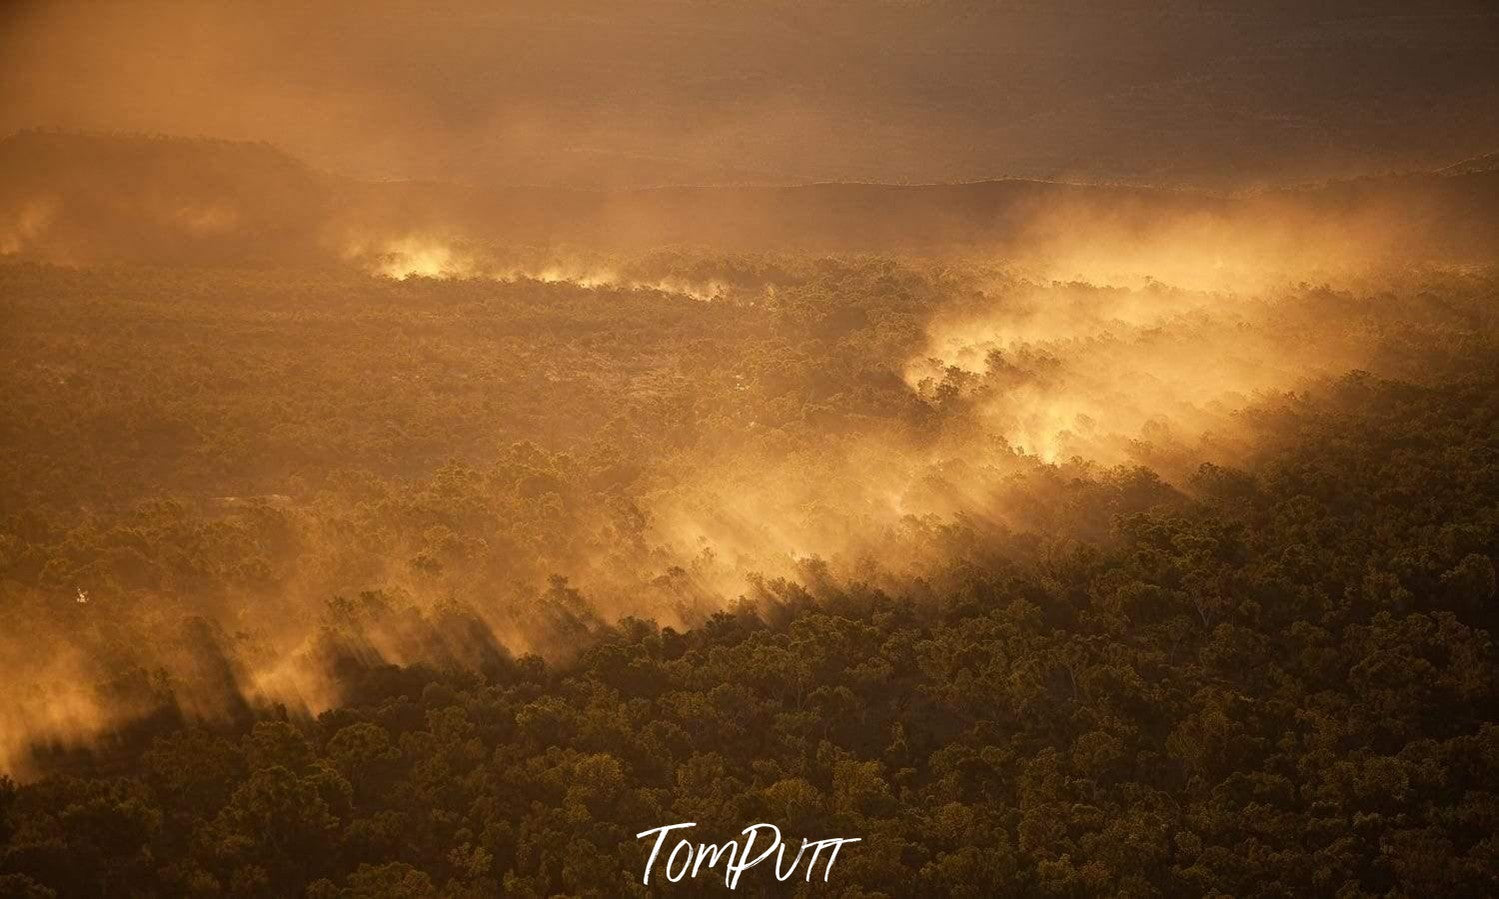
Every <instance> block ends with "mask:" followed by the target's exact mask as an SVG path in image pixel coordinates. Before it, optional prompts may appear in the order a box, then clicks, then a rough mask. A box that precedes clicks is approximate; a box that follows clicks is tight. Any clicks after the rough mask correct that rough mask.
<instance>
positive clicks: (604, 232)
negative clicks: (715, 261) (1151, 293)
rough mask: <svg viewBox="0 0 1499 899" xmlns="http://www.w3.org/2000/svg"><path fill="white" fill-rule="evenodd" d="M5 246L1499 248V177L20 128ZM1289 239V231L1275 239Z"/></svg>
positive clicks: (221, 253) (3, 201) (24, 249)
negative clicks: (868, 160) (509, 176)
mask: <svg viewBox="0 0 1499 899" xmlns="http://www.w3.org/2000/svg"><path fill="white" fill-rule="evenodd" d="M0 171H3V172H4V173H5V175H4V176H3V181H0V223H4V224H3V225H0V228H3V230H0V248H3V249H4V250H5V252H7V253H9V254H12V255H19V256H23V257H31V258H39V259H43V260H51V261H58V262H74V263H86V262H99V261H133V262H147V263H163V262H171V263H188V264H215V265H261V264H270V263H275V264H299V265H305V264H330V263H337V262H340V261H343V260H345V259H346V258H348V257H349V256H351V255H358V253H359V252H360V248H362V247H366V246H370V245H380V244H382V243H386V242H391V241H396V240H399V239H402V238H411V237H420V238H422V239H439V240H443V241H470V242H474V241H477V242H481V243H486V244H501V245H506V244H510V245H527V246H537V245H570V246H583V247H591V248H599V249H619V250H642V249H649V248H652V247H656V246H660V245H683V244H685V245H694V246H706V247H717V248H720V249H736V250H745V251H758V250H766V249H777V248H782V249H784V248H791V247H796V248H800V249H811V250H820V251H858V252H901V251H922V252H930V251H959V252H966V251H983V252H1016V251H1030V250H1032V249H1034V247H1035V245H1036V244H1037V243H1038V242H1042V243H1044V242H1046V241H1049V240H1053V239H1056V238H1057V237H1059V236H1062V232H1065V233H1066V234H1067V235H1072V234H1075V233H1076V232H1079V231H1080V232H1082V233H1085V234H1086V233H1093V234H1094V235H1095V237H1096V238H1097V239H1098V240H1099V241H1104V242H1117V241H1119V240H1121V239H1128V238H1132V237H1134V236H1138V235H1140V234H1142V233H1145V232H1152V231H1161V230H1163V229H1178V228H1185V229H1193V230H1195V231H1197V232H1199V233H1217V232H1226V231H1239V232H1248V233H1258V231H1259V229H1260V228H1261V226H1262V224H1263V223H1264V222H1265V221H1266V220H1268V219H1274V220H1275V221H1276V222H1277V223H1278V226H1279V228H1280V229H1281V230H1282V231H1283V232H1289V231H1293V230H1299V231H1300V232H1301V233H1300V234H1298V235H1297V236H1296V238H1295V241H1294V242H1298V243H1303V244H1304V243H1306V242H1307V241H1308V240H1309V239H1311V240H1314V241H1315V240H1331V239H1341V238H1337V237H1336V235H1337V234H1339V233H1341V232H1346V231H1350V230H1352V231H1358V232H1361V233H1363V232H1368V231H1370V230H1371V229H1375V230H1378V231H1379V232H1380V233H1381V235H1383V239H1385V240H1388V241H1390V242H1398V243H1399V244H1400V245H1401V247H1402V252H1404V253H1405V254H1418V255H1419V254H1431V255H1436V256H1441V257H1444V258H1456V259H1464V258H1470V257H1483V256H1484V255H1485V254H1487V253H1489V252H1490V251H1491V250H1492V249H1493V247H1494V246H1496V245H1499V173H1496V172H1493V171H1468V170H1466V169H1464V170H1462V171H1460V172H1457V173H1452V174H1425V175H1405V176H1388V177H1382V178H1363V179H1358V180H1352V181H1345V182H1332V183H1329V184H1326V185H1322V186H1318V187H1311V188H1300V189H1296V190H1280V191H1274V192H1267V193H1262V194H1257V195H1253V196H1247V197H1237V198H1226V197H1221V196H1217V195H1212V194H1204V193H1193V192H1184V191H1164V190H1154V189H1148V188H1137V187H1113V186H1103V185H1081V184H1065V183H1057V182H1045V181H1024V180H1005V181H984V182H976V183H969V184H942V185H913V186H899V185H878V184H809V185H795V186H763V185H762V186H711V187H671V188H657V189H650V190H630V191H585V190H569V189H561V188H541V187H537V188H495V189H487V188H483V187H475V186H470V185H456V184H445V183H442V182H370V181H364V182H360V181H355V180H351V179H346V178H342V177H338V176H334V175H330V174H326V173H322V172H318V171H315V170H313V169H311V168H309V167H307V166H305V165H303V164H301V163H299V162H297V161H296V160H294V159H292V158H291V157H289V156H287V155H285V154H283V153H281V152H279V151H277V150H275V149H273V148H271V147H268V146H266V145H262V144H237V143H231V142H224V141H206V140H185V139H175V138H149V137H117V136H99V135H93V136H88V135H76V134H54V133H39V132H26V133H21V134H17V135H12V136H11V137H8V138H6V139H4V140H3V141H0ZM1277 239H1284V237H1278V238H1277Z"/></svg>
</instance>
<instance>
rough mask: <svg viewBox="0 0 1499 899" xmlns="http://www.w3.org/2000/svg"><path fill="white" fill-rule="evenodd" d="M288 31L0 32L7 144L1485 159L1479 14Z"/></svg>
mask: <svg viewBox="0 0 1499 899" xmlns="http://www.w3.org/2000/svg"><path fill="white" fill-rule="evenodd" d="M305 6H306V5H305V4H302V3H280V2H258V3H248V2H247V3H225V4H214V3H208V2H188V3H176V2H130V3H125V2H59V3H24V2H23V3H10V4H8V5H6V6H4V7H0V9H3V12H0V16H3V20H0V130H3V131H10V130H14V129H19V128H27V127H38V126H40V127H64V128H82V129H95V130H97V129H124V130H131V131H156V132H165V133H172V134H189V135H209V136H215V137H228V138H244V139H258V140H267V141H270V142H272V143H275V144H277V145H280V146H282V147H284V148H286V149H287V150H289V151H291V152H292V153H294V154H297V155H299V156H302V157H304V158H306V159H308V160H309V161H311V162H313V163H314V164H317V165H319V166H322V167H325V168H329V169H333V170H336V171H342V172H349V173H354V174H359V175H363V176H377V177H392V178H402V177H442V178H456V179H465V180H474V181H485V182H505V183H536V182H558V181H561V182H572V183H599V182H622V183H651V182H663V181H676V182H681V181H710V180H737V179H747V178H768V179H773V180H804V179H862V180H887V181H938V180H956V179H974V178H984V177H995V176H1005V175H1021V176H1041V177H1072V178H1130V179H1136V180H1144V181H1161V182H1180V181H1201V180H1215V179H1223V178H1227V179H1231V180H1236V181H1253V180H1255V179H1261V178H1264V179H1285V178H1304V177H1318V176H1324V175H1337V174H1358V173H1363V172H1371V171H1381V170H1386V169H1391V168H1394V169H1404V168H1410V167H1426V166H1439V165H1444V164H1447V163H1450V162H1455V161H1457V160H1459V159H1462V158H1464V157H1467V156H1472V155H1476V154H1480V153H1486V152H1491V151H1494V150H1496V149H1499V63H1496V62H1495V60H1499V7H1496V6H1495V4H1493V3H1491V2H1421V3H1407V4H1395V3H1378V2H1372V3H1371V2H1356V3H1355V2H1317V3H1307V2H1294V3H1292V2H1254V3H1229V2H1213V0H1196V2H1190V3H1189V2H1179V0H1167V2H1118V3H1112V4H1105V3H1102V2H1088V3H1077V2H1066V0H1058V2H1013V3H1004V2H1001V3H980V2H959V0H954V2H945V0H932V2H921V0H910V2H894V0H890V2H882V0H870V2H862V3H830V2H821V0H795V2H791V0H787V2H779V0H753V2H752V0H691V2H689V0H645V2H620V0H611V2H593V0H584V2H551V3H476V2H454V3H432V2H420V3H416V2H409V3H408V2H396V3H383V4H353V3H349V4H338V5H337V6H336V7H335V6H331V5H329V6H318V5H313V8H312V9H307V8H305ZM1103 7H1107V9H1106V10H1105V9H1102V8H1103Z"/></svg>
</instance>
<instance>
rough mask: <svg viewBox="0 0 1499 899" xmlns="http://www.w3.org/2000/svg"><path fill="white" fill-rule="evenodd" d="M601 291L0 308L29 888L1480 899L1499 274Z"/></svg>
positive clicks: (1489, 771)
mask: <svg viewBox="0 0 1499 899" xmlns="http://www.w3.org/2000/svg"><path fill="white" fill-rule="evenodd" d="M589 265H590V266H592V267H593V268H594V269H599V268H601V267H602V268H607V269H608V270H609V271H610V272H613V273H614V275H612V276H611V277H609V278H595V279H593V280H588V279H587V278H585V277H583V276H580V275H578V274H577V273H576V272H574V273H571V274H569V273H568V272H565V271H562V269H558V272H560V273H558V274H555V276H551V277H547V278H542V277H538V276H533V275H528V274H518V275H514V276H511V277H507V278H503V279H497V278H494V277H471V278H454V277H445V278H424V277H410V278H406V279H404V280H402V279H397V278H390V277H383V276H380V275H373V276H372V275H370V274H366V273H364V272H361V271H358V270H355V269H351V268H349V267H347V266H344V265H327V266H323V267H304V268H297V269H287V268H283V269H266V268H247V267H239V268H151V267H139V266H128V265H118V266H102V267H95V268H89V269H79V268H57V267H52V266H49V265H44V264H36V263H25V262H16V263H12V264H8V265H6V266H5V267H3V268H0V301H3V310H4V311H3V315H4V320H5V322H6V327H5V328H4V329H3V335H0V350H3V353H4V356H5V358H6V359H7V360H8V361H7V363H6V367H5V376H4V377H5V390H4V395H5V400H4V405H5V410H4V411H5V414H4V416H3V418H0V428H3V430H0V441H3V444H4V446H5V450H6V451H5V453H4V455H3V466H4V468H3V471H0V591H3V595H0V633H3V634H4V637H3V638H0V674H3V675H4V676H5V678H6V680H7V682H8V683H9V684H10V686H8V687H7V689H6V691H5V692H4V694H3V698H0V703H3V705H0V711H3V718H0V720H3V722H4V728H5V733H4V736H3V739H0V759H3V764H4V765H5V767H6V768H7V769H8V770H10V771H11V776H9V777H6V778H5V779H3V780H0V846H3V849H0V893H3V894H4V895H17V896H28V897H30V896H36V897H40V896H50V895H57V896H82V895H142V896H146V895H160V896H169V895H205V896H207V895H234V896H286V895H307V896H314V897H334V896H361V897H364V896H368V897H376V896H379V897H384V896H490V895H514V896H537V897H546V896H555V895H576V896H615V895H630V894H640V895H646V894H665V893H668V892H669V893H681V894H685V895H698V894H708V893H711V892H715V891H717V890H719V889H722V881H721V880H716V879H714V878H713V877H703V878H698V879H687V880H684V881H682V882H681V883H676V884H670V885H669V887H668V888H665V889H663V886H662V885H663V884H664V883H665V882H664V881H663V880H662V879H661V876H660V868H659V867H658V868H657V871H656V873H655V876H654V877H653V878H652V881H651V885H650V886H645V885H643V884H642V883H641V879H642V874H643V873H644V867H645V861H646V855H647V852H648V850H649V846H648V845H647V844H646V842H645V841H641V840H638V839H636V837H635V835H636V834H637V833H638V832H640V831H643V830H645V829H646V828H649V827H656V826H660V825H663V824H668V823H675V822H678V821H692V822H696V823H697V825H698V833H699V834H700V835H701V839H704V840H712V841H723V840H727V839H730V838H733V837H735V836H737V834H738V832H739V830H740V829H741V828H743V827H745V826H747V825H748V824H751V823H754V822H757V821H769V822H774V823H776V824H777V825H778V826H779V827H780V828H781V829H782V830H783V831H784V832H785V833H786V834H787V836H788V837H789V838H792V839H799V838H800V837H802V836H806V837H808V838H811V839H817V838H820V837H826V836H834V835H837V836H849V837H858V838H860V840H861V842H859V843H855V844H852V845H850V846H848V847H845V848H844V849H843V851H842V854H841V855H840V856H839V859H838V862H837V866H836V868H833V869H832V871H831V876H830V878H829V879H828V881H827V883H823V882H821V880H820V879H817V878H814V879H812V880H811V881H810V882H807V881H804V880H802V879H797V880H795V881H793V882H791V883H785V884H783V883H778V882H777V881H776V880H775V879H774V877H773V876H772V875H771V873H770V872H769V871H768V870H767V869H765V868H760V869H751V870H750V871H748V872H747V873H746V874H745V875H744V878H743V880H742V881H741V882H740V884H739V890H741V891H744V892H746V893H749V894H752V895H769V894H783V893H786V892H793V893H798V894H800V893H806V894H813V893H819V894H820V893H828V894H832V895H843V896H895V895H934V896H935V895H942V896H975V897H977V896H991V895H1009V894H1015V895H1020V894H1044V895H1058V896H1083V895H1139V896H1145V895H1246V896H1248V895H1265V896H1268V895H1290V894H1314V895H1344V896H1363V895H1368V896H1375V895H1450V896H1484V895H1492V894H1493V893H1494V892H1495V891H1499V841H1496V837H1495V833H1496V832H1499V714H1496V711H1495V710H1496V709H1499V684H1496V682H1495V673H1496V664H1495V662H1496V659H1495V650H1494V647H1493V646H1492V637H1491V634H1492V633H1493V631H1494V628H1495V626H1496V624H1499V605H1496V602H1499V599H1496V589H1495V568H1494V560H1495V558H1496V557H1499V364H1496V360H1499V354H1496V352H1495V351H1496V349H1499V347H1496V346H1495V341H1496V338H1499V328H1496V321H1495V316H1496V311H1495V310H1496V308H1499V307H1496V306H1495V303H1494V301H1495V298H1496V291H1499V278H1496V276H1495V275H1494V273H1493V272H1492V271H1491V270H1487V269H1481V268H1479V269H1467V270H1453V269H1450V268H1449V269H1435V268H1412V269H1409V270H1404V271H1394V272H1383V273H1381V274H1379V275H1378V277H1372V278H1369V279H1365V280H1362V281H1357V280H1353V281H1348V282H1346V283H1343V284H1340V285H1338V286H1331V285H1327V284H1309V283H1296V282H1292V281H1288V282H1285V283H1282V284H1279V285H1278V286H1275V287H1270V288H1266V289H1264V290H1263V291H1260V292H1257V293H1255V294H1253V295H1250V296H1245V295H1238V294H1232V293H1225V292H1221V291H1216V290H1209V289H1187V288H1182V287H1175V286H1172V285H1169V284H1164V283H1161V282H1159V281H1154V280H1151V279H1145V280H1143V281H1138V282H1137V283H1134V284H1133V285H1132V286H1125V285H1119V284H1104V283H1100V284H1093V283H1088V282H1082V281H1070V282H1058V281H1048V280H1044V279H1039V280H1038V279H1036V278H1034V277H1031V276H1029V275H1027V274H1025V273H1024V272H1022V271H1018V270H1014V269H1011V268H1006V267H1002V266H999V265H996V264H993V263H988V262H982V261H973V260H970V261H966V262H963V261H954V260H951V259H945V260H944V259H925V260H924V259H918V258H910V257H893V256H878V255H867V254H866V255H860V254H849V255H815V254H794V253H786V254H779V255H776V254H771V255H756V254H741V255H725V254H721V253H714V252H709V251H691V250H686V249H683V250H674V251H660V252H657V253H654V254H651V255H649V256H644V257H630V258H606V257H603V256H600V257H597V258H595V259H593V260H592V261H591V262H590V263H589ZM563 268H565V266H564V267H563ZM580 270H581V269H580ZM709 284H711V287H703V285H709ZM693 285H697V287H693ZM699 288H701V289H699ZM996 310H998V311H996ZM1313 360H1315V364H1314V362H1313ZM1168 362H1169V364H1168ZM1018 397H1027V398H1029V399H1028V400H1027V402H1026V403H1024V404H1022V403H1020V402H1019V400H1018V399H1017V398H1018ZM1048 404H1049V405H1048ZM1052 406H1056V407H1059V408H1060V407H1065V408H1066V410H1067V413H1068V417H1066V420H1065V421H1063V422H1062V424H1061V425H1058V426H1056V427H1053V424H1054V422H1053V420H1052V419H1049V418H1038V417H1037V413H1036V411H1035V409H1036V408H1041V407H1046V408H1050V407H1052ZM1038 428H1040V429H1042V430H1045V431H1046V435H1043V436H1046V437H1047V438H1048V439H1047V440H1046V441H1039V442H1038V437H1037V433H1038V432H1037V429H1038ZM1048 429H1049V430H1048Z"/></svg>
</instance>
